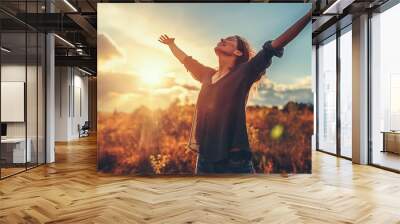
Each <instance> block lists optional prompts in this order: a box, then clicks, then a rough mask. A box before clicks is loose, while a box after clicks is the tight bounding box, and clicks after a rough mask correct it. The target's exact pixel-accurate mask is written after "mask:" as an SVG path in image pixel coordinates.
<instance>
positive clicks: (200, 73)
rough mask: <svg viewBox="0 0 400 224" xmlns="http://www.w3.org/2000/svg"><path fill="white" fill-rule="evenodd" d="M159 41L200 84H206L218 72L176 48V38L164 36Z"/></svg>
mask: <svg viewBox="0 0 400 224" xmlns="http://www.w3.org/2000/svg"><path fill="white" fill-rule="evenodd" d="M158 41H160V42H161V43H163V44H166V45H168V47H169V49H170V50H171V52H172V54H173V55H174V56H175V57H176V58H177V59H178V60H179V61H180V62H181V63H182V64H183V65H184V66H185V68H186V69H187V70H188V71H189V72H190V73H191V74H192V76H193V78H195V79H196V80H198V81H199V82H204V81H205V80H207V79H209V78H210V77H211V76H212V75H213V74H214V73H215V72H216V71H215V69H213V68H210V67H207V66H204V65H203V64H201V63H200V62H198V61H197V60H195V59H193V58H192V57H191V56H188V55H187V54H186V53H185V52H183V51H182V50H181V49H180V48H179V47H178V46H176V44H175V38H171V37H168V36H167V35H165V34H164V35H161V36H160V39H159V40H158Z"/></svg>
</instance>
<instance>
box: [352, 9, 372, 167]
mask: <svg viewBox="0 0 400 224" xmlns="http://www.w3.org/2000/svg"><path fill="white" fill-rule="evenodd" d="M368 31H369V28H368V15H367V14H363V15H361V16H359V17H357V18H354V19H353V37H352V38H353V40H352V43H353V59H352V62H353V80H352V81H353V83H352V86H353V90H352V94H353V102H352V106H353V114H352V115H353V116H352V122H353V127H352V134H353V139H352V149H353V153H352V157H353V162H354V163H358V164H367V163H368V109H369V108H368Z"/></svg>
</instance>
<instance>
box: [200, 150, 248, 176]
mask: <svg viewBox="0 0 400 224" xmlns="http://www.w3.org/2000/svg"><path fill="white" fill-rule="evenodd" d="M222 173H225V174H241V173H255V171H254V166H253V162H252V161H251V159H250V160H242V161H233V160H230V159H225V160H222V161H217V162H210V161H207V160H205V159H203V158H202V157H201V155H199V156H198V157H197V167H196V174H200V175H201V174H222Z"/></svg>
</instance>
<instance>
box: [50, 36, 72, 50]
mask: <svg viewBox="0 0 400 224" xmlns="http://www.w3.org/2000/svg"><path fill="white" fill-rule="evenodd" d="M54 36H55V37H57V38H58V39H59V40H61V41H62V42H64V43H66V44H67V45H69V46H70V47H73V48H75V45H73V44H72V43H71V42H69V41H68V40H66V39H64V38H62V37H60V36H59V35H57V34H54Z"/></svg>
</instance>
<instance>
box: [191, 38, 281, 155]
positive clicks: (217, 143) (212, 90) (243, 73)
mask: <svg viewBox="0 0 400 224" xmlns="http://www.w3.org/2000/svg"><path fill="white" fill-rule="evenodd" d="M282 55H283V48H282V49H274V48H273V47H272V45H271V41H268V42H266V43H265V44H264V45H263V48H262V49H261V50H260V51H259V52H258V53H257V54H256V55H255V56H254V57H253V58H251V59H250V60H249V61H248V62H245V63H242V64H240V65H238V66H237V67H236V68H234V69H233V70H231V71H230V72H229V73H228V74H226V75H225V76H223V77H222V78H221V79H219V80H218V81H217V82H215V83H212V82H211V77H212V76H213V75H214V74H215V73H216V70H215V69H213V68H210V67H207V66H204V65H202V64H201V63H199V62H198V61H197V60H195V59H193V58H192V57H190V56H188V57H186V58H185V59H184V61H183V64H184V66H185V67H186V69H187V70H188V71H189V72H190V73H191V74H192V76H193V77H194V78H195V79H196V80H198V81H200V82H201V83H202V85H201V89H200V93H199V96H198V99H197V106H196V119H195V121H194V124H193V127H194V128H192V131H193V132H194V133H193V136H194V137H195V141H196V144H198V146H199V153H200V154H201V156H202V158H204V159H206V160H208V161H212V162H215V161H220V160H223V159H226V158H227V156H228V153H229V151H230V150H231V149H233V148H239V149H242V150H251V149H250V146H249V140H248V136H247V129H246V103H247V96H248V94H249V91H250V88H251V86H252V84H253V83H254V82H255V81H257V80H259V78H260V76H261V75H262V74H263V72H264V71H265V69H267V68H268V67H269V66H270V65H271V61H272V57H273V56H278V57H282Z"/></svg>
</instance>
